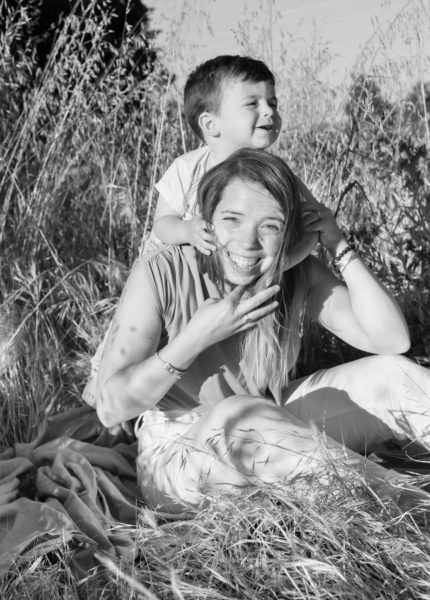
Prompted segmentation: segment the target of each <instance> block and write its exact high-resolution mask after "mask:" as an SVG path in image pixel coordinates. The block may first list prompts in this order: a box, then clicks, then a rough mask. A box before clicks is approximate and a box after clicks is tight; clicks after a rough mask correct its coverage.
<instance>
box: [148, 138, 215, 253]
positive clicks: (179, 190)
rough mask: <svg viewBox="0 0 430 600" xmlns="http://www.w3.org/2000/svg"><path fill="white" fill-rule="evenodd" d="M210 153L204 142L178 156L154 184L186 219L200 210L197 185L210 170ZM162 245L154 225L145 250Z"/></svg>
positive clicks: (172, 207) (174, 209) (168, 202)
mask: <svg viewBox="0 0 430 600" xmlns="http://www.w3.org/2000/svg"><path fill="white" fill-rule="evenodd" d="M210 154H211V149H210V148H209V146H202V147H201V148H197V149H196V150H192V151H191V152H187V153H186V154H182V155H181V156H178V157H177V158H175V160H174V161H173V162H172V164H171V165H170V167H168V169H167V170H166V172H165V173H164V175H163V176H162V177H161V179H160V180H159V181H158V182H157V183H156V184H155V189H156V190H157V192H158V193H159V194H160V196H163V198H164V200H165V201H166V202H167V204H168V205H169V206H170V208H171V209H172V210H173V211H174V212H175V213H176V214H178V215H180V216H181V217H182V218H183V219H185V220H187V219H191V217H193V216H194V215H196V214H199V211H198V209H197V187H198V185H199V181H200V179H201V178H202V177H203V175H204V174H205V173H206V171H207V164H208V159H209V156H210ZM163 245H164V244H163V242H162V241H161V240H160V239H159V238H158V237H157V236H156V235H155V233H154V230H153V229H152V231H151V233H150V235H149V238H148V239H147V240H146V242H145V244H144V247H143V253H146V252H150V251H152V250H157V249H158V248H160V247H162V246H163Z"/></svg>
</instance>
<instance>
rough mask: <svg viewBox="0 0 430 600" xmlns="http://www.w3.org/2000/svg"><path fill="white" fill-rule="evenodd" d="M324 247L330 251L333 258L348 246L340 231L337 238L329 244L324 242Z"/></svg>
mask: <svg viewBox="0 0 430 600" xmlns="http://www.w3.org/2000/svg"><path fill="white" fill-rule="evenodd" d="M325 247H326V248H327V250H328V251H329V252H330V254H331V257H332V258H333V259H335V258H336V256H339V254H340V253H341V252H343V251H344V250H345V249H346V248H348V247H349V244H348V242H347V241H346V239H345V237H344V236H343V234H342V232H340V235H339V238H338V239H337V240H335V241H333V242H332V243H331V244H326V246H325Z"/></svg>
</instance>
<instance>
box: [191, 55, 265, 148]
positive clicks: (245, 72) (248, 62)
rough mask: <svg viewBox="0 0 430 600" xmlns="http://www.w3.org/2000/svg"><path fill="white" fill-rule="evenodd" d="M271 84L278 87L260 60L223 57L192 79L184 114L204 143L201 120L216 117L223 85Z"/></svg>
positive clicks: (196, 71)
mask: <svg viewBox="0 0 430 600" xmlns="http://www.w3.org/2000/svg"><path fill="white" fill-rule="evenodd" d="M234 79H236V80H239V81H253V82H256V83H259V82H260V81H268V82H270V83H271V84H272V85H275V77H274V75H273V73H272V72H271V70H270V69H269V67H267V65H265V64H264V62H263V61H261V60H256V59H255V58H250V57H249V56H231V55H228V54H227V55H223V56H217V57H216V58H211V59H210V60H208V61H206V62H204V63H202V64H201V65H199V66H198V67H197V68H196V69H194V71H193V72H192V73H191V74H190V75H189V77H188V79H187V82H186V84H185V90H184V110H185V116H186V118H187V121H188V123H189V125H190V127H191V129H192V130H193V131H194V133H195V134H196V135H197V136H198V137H199V138H200V139H201V140H203V141H204V139H203V134H202V132H201V129H200V126H199V117H200V115H201V114H202V113H203V112H205V111H208V112H212V113H217V111H218V110H219V108H220V105H221V100H222V93H223V88H224V84H225V83H226V81H228V80H234Z"/></svg>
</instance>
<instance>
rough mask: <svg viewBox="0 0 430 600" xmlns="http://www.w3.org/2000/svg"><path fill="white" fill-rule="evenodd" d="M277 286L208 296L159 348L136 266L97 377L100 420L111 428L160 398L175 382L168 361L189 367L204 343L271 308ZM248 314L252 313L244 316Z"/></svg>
mask: <svg viewBox="0 0 430 600" xmlns="http://www.w3.org/2000/svg"><path fill="white" fill-rule="evenodd" d="M278 290H279V287H278V286H271V287H270V288H267V289H266V290H263V291H262V292H259V293H258V294H256V295H255V296H254V297H252V298H247V299H246V300H243V301H241V297H242V294H243V291H244V290H243V288H241V287H237V288H235V289H234V290H233V291H232V292H231V293H230V294H228V295H227V296H226V297H225V298H224V299H209V300H206V301H205V302H204V303H203V304H202V305H201V306H200V308H199V309H198V310H197V311H196V313H195V314H194V315H193V317H192V319H191V320H190V322H189V323H188V324H187V325H186V327H185V328H184V329H183V330H182V331H181V332H180V333H179V334H178V335H177V337H176V338H174V339H172V340H171V341H169V343H168V344H167V345H166V346H164V347H163V348H162V349H160V351H159V353H160V357H161V358H162V359H163V361H164V362H162V361H161V360H160V359H159V358H158V357H157V356H155V352H156V351H157V348H158V347H159V342H160V336H161V331H162V321H161V317H160V314H159V311H158V307H157V303H156V301H155V298H154V295H153V293H152V288H151V285H150V283H149V281H148V274H147V271H146V268H145V266H144V264H143V263H142V261H141V262H139V263H137V264H136V265H135V267H134V268H133V270H132V272H131V274H130V276H129V279H128V281H127V284H126V287H125V289H124V291H123V294H122V296H121V300H120V303H119V306H118V309H117V312H116V315H115V318H114V322H113V325H112V328H111V330H110V333H109V337H108V340H107V343H106V347H105V350H104V353H103V357H102V361H101V364H100V370H99V375H98V379H97V392H96V408H97V413H98V415H99V418H100V420H101V422H102V423H103V424H104V425H105V426H107V427H111V426H113V425H116V424H117V423H120V422H121V421H126V420H129V419H131V418H133V417H135V416H137V415H139V414H140V413H142V412H143V411H144V410H146V409H148V408H151V407H153V406H154V405H156V404H157V402H159V401H160V400H161V399H162V398H163V397H164V395H165V394H166V393H167V392H168V390H169V389H170V388H171V387H172V385H173V384H174V383H176V381H177V378H176V376H175V375H174V374H172V373H170V372H169V371H167V370H166V369H165V362H167V363H170V364H171V365H173V366H174V367H176V368H177V369H180V370H186V369H187V368H188V367H189V366H190V364H191V363H192V362H193V361H194V360H195V358H196V357H197V356H198V355H199V354H200V353H201V352H203V351H204V350H205V349H206V348H208V347H209V346H211V345H212V344H215V343H217V342H219V341H221V340H223V339H226V338H228V337H230V336H232V335H234V334H236V333H238V332H240V331H244V330H245V329H248V328H249V327H252V326H253V325H254V323H255V322H256V321H258V320H259V319H260V318H262V317H264V316H265V315H266V314H268V313H269V312H271V311H273V310H274V309H275V308H276V306H277V302H276V301H270V299H271V298H272V296H273V295H274V294H276V293H277V291H278ZM245 315H249V318H248V319H247V318H245Z"/></svg>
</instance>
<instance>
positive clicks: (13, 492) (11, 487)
mask: <svg viewBox="0 0 430 600" xmlns="http://www.w3.org/2000/svg"><path fill="white" fill-rule="evenodd" d="M18 486H19V479H18V477H15V478H14V479H11V480H10V481H8V482H7V483H1V484H0V506H4V505H5V504H8V503H9V502H12V501H13V500H15V498H16V497H17V495H18Z"/></svg>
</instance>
